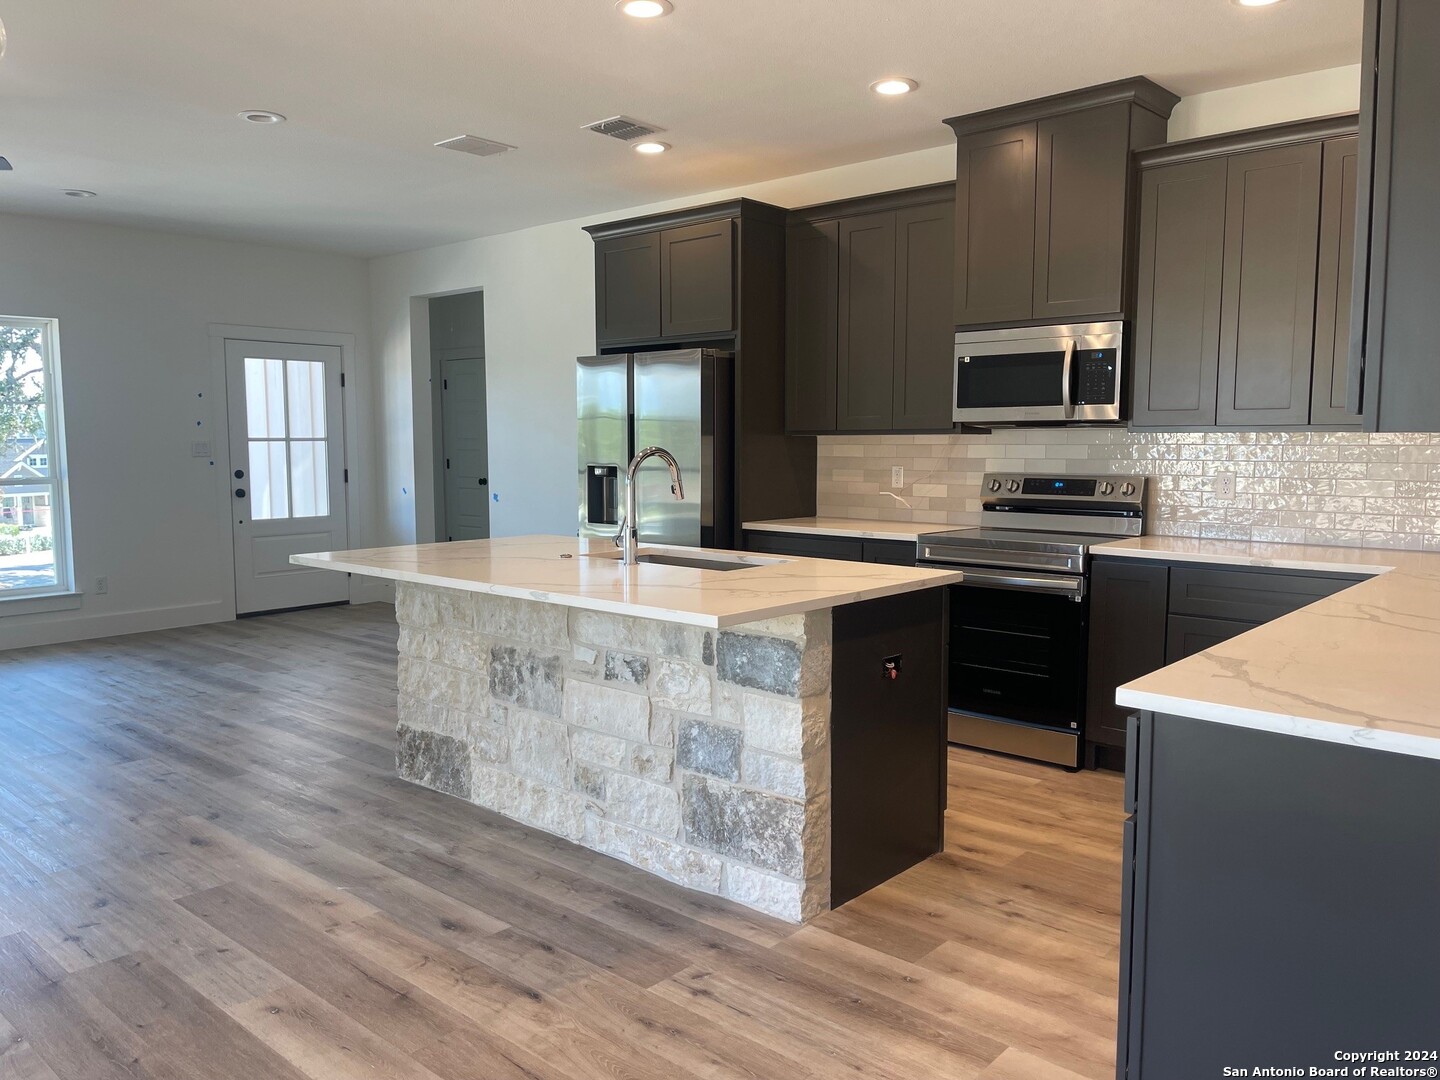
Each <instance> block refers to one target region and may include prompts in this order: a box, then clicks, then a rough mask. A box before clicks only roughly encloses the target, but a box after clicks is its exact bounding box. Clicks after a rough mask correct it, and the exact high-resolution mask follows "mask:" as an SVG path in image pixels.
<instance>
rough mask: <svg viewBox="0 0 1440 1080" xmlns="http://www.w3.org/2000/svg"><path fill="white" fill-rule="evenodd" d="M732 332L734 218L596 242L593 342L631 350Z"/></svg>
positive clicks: (733, 312) (631, 234)
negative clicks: (649, 345) (627, 347)
mask: <svg viewBox="0 0 1440 1080" xmlns="http://www.w3.org/2000/svg"><path fill="white" fill-rule="evenodd" d="M734 329H735V222H734V220H733V219H731V218H718V219H715V220H712V221H703V222H697V223H696V224H693V225H683V226H679V227H676V228H672V229H659V230H655V231H653V232H637V233H628V234H624V235H620V236H614V237H604V238H602V237H601V236H598V235H597V236H596V239H595V340H596V342H597V343H598V344H599V345H601V346H605V345H633V344H642V343H645V342H654V341H659V340H662V339H665V338H674V339H677V340H683V339H693V338H697V337H705V336H713V335H716V334H724V333H728V332H730V331H732V330H734Z"/></svg>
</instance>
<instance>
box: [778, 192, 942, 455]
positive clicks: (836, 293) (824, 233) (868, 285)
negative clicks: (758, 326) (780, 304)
mask: <svg viewBox="0 0 1440 1080" xmlns="http://www.w3.org/2000/svg"><path fill="white" fill-rule="evenodd" d="M953 220H954V196H953V188H952V187H951V185H949V184H937V185H933V186H931V187H926V188H916V189H913V190H909V191H900V192H891V193H888V194H885V195H877V196H871V197H869V198H865V199H856V200H850V201H847V202H843V203H830V204H827V205H824V206H817V207H810V208H807V209H805V210H799V211H795V212H794V213H793V214H792V215H791V222H790V226H789V229H788V237H787V244H786V289H787V292H786V317H787V320H786V400H785V413H786V425H787V430H789V431H792V432H797V433H805V434H826V433H831V432H837V431H927V430H928V431H936V430H947V431H948V430H949V429H950V427H951V419H950V404H949V402H950V388H951V382H952V379H953V373H952V372H951V362H952V361H951V357H952V353H953V344H952V342H953V329H952V326H951V321H950V320H951V285H950V282H951V277H952V274H953V266H954V233H953Z"/></svg>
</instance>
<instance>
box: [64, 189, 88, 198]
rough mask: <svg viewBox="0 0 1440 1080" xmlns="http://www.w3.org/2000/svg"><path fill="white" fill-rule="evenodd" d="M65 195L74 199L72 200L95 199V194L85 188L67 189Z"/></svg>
mask: <svg viewBox="0 0 1440 1080" xmlns="http://www.w3.org/2000/svg"><path fill="white" fill-rule="evenodd" d="M65 194H66V195H69V196H70V198H72V199H93V198H95V192H93V191H86V190H85V189H84V188H67V189H66V190H65Z"/></svg>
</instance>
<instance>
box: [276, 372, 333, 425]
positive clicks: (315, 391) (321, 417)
mask: <svg viewBox="0 0 1440 1080" xmlns="http://www.w3.org/2000/svg"><path fill="white" fill-rule="evenodd" d="M285 377H286V379H287V380H288V383H289V388H290V437H291V438H292V439H323V438H324V437H325V365H324V364H322V363H321V362H320V361H318V360H287V361H285Z"/></svg>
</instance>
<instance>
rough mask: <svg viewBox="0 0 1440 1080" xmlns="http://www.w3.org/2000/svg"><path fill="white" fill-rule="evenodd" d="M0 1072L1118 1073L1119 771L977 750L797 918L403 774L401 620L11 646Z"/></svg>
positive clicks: (1, 825) (0, 868) (2, 684)
mask: <svg viewBox="0 0 1440 1080" xmlns="http://www.w3.org/2000/svg"><path fill="white" fill-rule="evenodd" d="M0 695H3V697H0V700H3V705H0V1080H18V1078H21V1077H24V1078H29V1080H108V1078H112V1077H117V1078H118V1077H124V1078H127V1080H144V1078H164V1080H171V1078H173V1080H222V1078H227V1080H228V1078H237V1080H240V1078H244V1080H263V1078H282V1080H283V1078H293V1077H312V1078H316V1080H339V1078H346V1080H348V1078H351V1077H386V1078H389V1077H395V1078H404V1080H421V1078H423V1080H437V1078H440V1080H462V1078H477V1080H510V1078H514V1080H520V1078H528V1080H590V1078H592V1077H593V1078H598V1077H604V1078H607V1080H615V1078H637V1080H641V1078H644V1080H662V1078H663V1080H674V1078H680V1077H702V1078H715V1080H719V1078H726V1077H745V1078H750V1080H761V1078H770V1077H775V1078H785V1080H804V1078H810V1077H814V1078H828V1077H875V1078H881V1080H923V1078H928V1077H942V1078H956V1080H961V1078H967V1077H979V1078H983V1080H1040V1078H1046V1080H1049V1078H1055V1080H1073V1078H1074V1077H1094V1078H1097V1080H1098V1078H1108V1077H1110V1076H1113V1044H1114V1030H1115V988H1116V987H1115V984H1116V964H1117V956H1118V935H1119V871H1120V829H1121V820H1122V813H1121V784H1120V780H1119V778H1118V777H1116V776H1113V775H1108V774H1095V773H1089V774H1079V775H1074V774H1068V773H1065V772H1062V771H1059V770H1056V769H1051V768H1046V767H1041V766H1036V765H1030V764H1027V763H1023V762H1017V761H1012V760H1008V759H1004V758H998V757H987V756H984V755H981V754H976V753H969V752H963V751H959V750H952V751H951V754H950V812H949V815H948V822H947V848H946V851H945V853H944V854H943V855H941V856H937V857H936V858H934V859H932V860H930V861H929V862H926V863H924V864H923V865H921V866H919V867H916V868H915V869H913V870H911V871H910V872H908V873H906V874H905V875H903V876H902V877H900V878H897V879H896V880H895V881H893V882H891V883H889V884H887V885H885V886H883V887H881V888H879V889H876V890H874V891H873V892H871V893H868V894H866V895H865V896H862V897H860V898H858V899H856V900H854V901H852V902H851V903H849V904H847V905H846V906H845V907H844V908H842V909H840V910H838V911H833V912H829V913H827V914H826V915H824V916H823V917H821V918H820V919H819V920H817V921H816V922H815V923H813V924H812V925H810V926H808V927H805V928H804V929H795V928H793V927H790V926H787V925H784V924H781V923H777V922H774V921H771V920H769V919H766V918H765V917H763V916H760V915H756V914H753V913H750V912H747V911H745V910H742V909H739V908H736V907H733V906H731V905H728V904H726V903H725V902H723V901H720V900H716V899H712V898H709V897H704V896H700V895H697V894H692V893H688V892H686V891H685V890H682V889H679V888H676V887H673V886H669V885H667V884H665V883H663V882H660V881H657V880H656V879H654V878H651V877H649V876H648V875H646V874H643V873H641V872H639V871H637V870H634V869H632V868H630V867H628V866H625V865H623V864H621V863H619V862H615V861H613V860H610V859H607V858H605V857H603V856H600V855H596V854H594V853H592V852H588V851H585V850H583V849H581V848H577V847H574V846H572V845H570V844H568V843H566V842H564V841H562V840H559V839H556V838H554V837H550V836H546V835H545V834H543V833H538V832H534V831H531V830H528V829H525V828H522V827H520V826H518V825H516V824H513V823H511V822H508V821H506V820H505V819H503V818H500V817H498V816H496V815H494V814H491V813H488V812H487V811H484V810H482V809H480V808H478V807H475V806H471V805H469V804H467V803H464V802H461V801H460V800H458V799H451V798H448V797H446V796H444V795H439V794H436V793H433V792H429V791H425V790H423V789H421V788H417V787H412V786H410V785H408V784H404V783H401V782H400V781H398V780H396V779H395V777H394V776H393V771H394V757H393V752H392V743H393V729H394V722H395V721H394V708H395V627H394V622H393V612H392V610H391V609H390V608H388V607H385V606H383V605H370V606H367V607H358V608H331V609H325V610H318V611H307V612H297V613H291V614H286V615H276V616H268V617H264V618H259V619H250V620H245V621H241V622H237V623H228V624H222V625H217V626H209V627H201V628H194V629H186V630H177V631H172V632H165V633H155V634H145V635H137V636H134V637H128V638H118V639H113V640H107V641H98V642H89V643H81V644H77V645H68V646H55V647H46V648H39V649H29V650H22V651H17V652H11V653H0Z"/></svg>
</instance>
